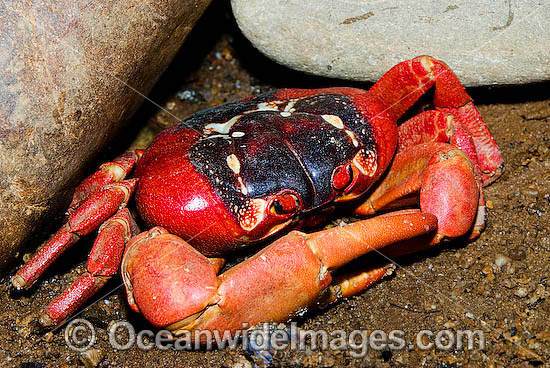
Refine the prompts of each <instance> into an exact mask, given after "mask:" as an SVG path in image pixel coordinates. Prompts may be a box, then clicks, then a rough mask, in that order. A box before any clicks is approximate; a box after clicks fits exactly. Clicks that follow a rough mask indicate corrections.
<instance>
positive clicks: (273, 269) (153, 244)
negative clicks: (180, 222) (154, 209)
mask: <svg viewBox="0 0 550 368" xmlns="http://www.w3.org/2000/svg"><path fill="white" fill-rule="evenodd" d="M436 228H437V219H436V218H435V216H433V215H430V214H424V213H421V212H419V211H403V212H402V213H401V212H397V213H393V214H391V215H387V216H380V217H376V218H372V219H369V220H364V221H359V222H355V223H352V224H349V225H345V226H343V227H334V228H331V229H328V230H324V231H320V232H317V233H313V234H304V233H302V232H298V231H292V232H290V233H289V234H288V235H286V236H283V237H282V238H280V239H278V240H276V241H275V242H274V243H272V244H271V245H269V246H268V247H266V248H264V249H263V250H261V251H259V252H258V253H257V254H255V255H254V256H252V257H251V258H249V259H247V260H245V261H243V262H242V263H239V264H237V265H236V266H234V267H232V268H230V269H229V270H227V271H225V272H224V273H222V274H221V275H219V276H218V275H217V274H216V273H217V269H216V268H215V267H213V266H212V264H211V262H210V261H209V260H208V258H206V257H205V256H203V255H202V254H200V253H199V252H197V251H196V250H195V249H193V248H192V247H191V246H190V245H189V244H187V243H186V242H185V241H183V240H182V239H181V238H179V237H177V236H175V235H172V234H169V233H168V232H167V231H166V230H164V229H163V228H153V229H151V230H150V231H149V232H147V233H143V234H141V235H140V236H138V237H135V238H133V239H132V240H131V241H130V243H129V244H128V248H127V251H126V252H125V255H124V258H123V261H122V275H123V279H124V283H125V285H126V289H127V290H128V302H129V304H130V306H131V307H132V309H134V310H135V311H138V312H140V313H142V314H143V315H144V316H145V318H147V320H148V321H150V322H151V323H152V324H153V325H155V326H158V327H163V328H166V329H168V330H170V331H173V332H174V333H175V334H178V333H181V332H183V331H185V330H191V331H199V330H211V331H214V330H219V331H223V330H230V331H232V332H234V331H235V330H237V329H239V328H242V326H243V324H244V323H246V324H248V325H249V326H253V325H255V324H257V323H259V322H263V321H276V322H284V321H287V320H288V319H290V318H291V317H292V316H293V315H295V314H296V313H297V312H298V311H303V310H305V309H307V308H308V307H310V306H311V305H312V304H314V303H315V302H316V301H317V299H318V298H319V296H320V295H321V294H322V293H323V291H324V290H325V289H327V288H329V287H330V286H331V284H332V277H331V272H332V271H334V270H336V269H338V268H339V267H341V266H343V265H344V264H347V263H348V262H350V261H351V260H353V259H355V258H358V257H360V256H362V255H364V254H366V253H368V252H371V251H375V250H378V249H380V248H383V247H384V246H386V245H388V244H392V243H394V242H397V241H400V240H405V239H410V238H411V237H415V236H419V235H423V234H426V233H430V232H433V231H434V230H435V229H436ZM384 274H385V271H384V269H383V268H382V269H380V270H377V271H376V272H371V273H367V274H365V275H366V276H368V277H367V279H368V282H363V283H356V284H355V285H356V286H355V287H351V286H350V285H348V288H347V289H346V290H345V293H343V294H342V296H349V295H352V294H355V293H357V292H360V291H361V290H363V289H364V288H365V287H367V286H369V285H370V284H372V283H373V282H375V281H376V280H378V279H380V278H381V277H382V276H383V275H384ZM335 294H336V293H335Z"/></svg>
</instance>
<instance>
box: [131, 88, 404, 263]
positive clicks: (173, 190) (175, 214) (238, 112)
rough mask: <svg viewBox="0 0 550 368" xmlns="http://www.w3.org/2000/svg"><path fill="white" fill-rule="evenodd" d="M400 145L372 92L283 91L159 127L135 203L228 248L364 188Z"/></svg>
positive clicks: (203, 248) (202, 242) (152, 222)
mask: <svg viewBox="0 0 550 368" xmlns="http://www.w3.org/2000/svg"><path fill="white" fill-rule="evenodd" d="M396 143H397V128H396V124H395V119H394V117H393V116H391V113H390V112H385V111H384V109H383V107H382V103H381V102H380V101H378V99H377V98H376V97H372V96H371V95H369V94H368V92H366V91H363V90H360V89H354V88H326V89H318V90H301V89H283V90H278V91H275V92H270V93H266V94H263V95H259V96H257V97H256V98H253V99H249V100H245V101H239V102H235V103H230V104H227V105H223V106H219V107H216V108H212V109H208V110H205V111H201V112H199V113H197V114H195V115H193V116H192V117H190V118H189V119H187V120H185V121H183V122H182V123H180V124H179V125H177V126H174V127H172V128H171V129H168V130H165V131H164V132H162V133H161V134H160V135H159V136H157V137H156V139H155V140H154V142H153V143H152V144H151V145H150V147H149V148H148V149H147V150H146V152H145V153H144V155H143V157H142V158H141V160H140V161H139V162H138V165H137V168H136V173H135V176H136V177H137V178H139V184H138V187H137V190H136V203H137V207H138V210H139V213H140V215H141V216H142V218H143V219H144V220H145V221H146V223H147V224H148V225H149V226H162V227H164V228H166V229H168V231H169V232H170V233H172V234H176V235H178V236H180V237H182V238H183V239H188V240H190V242H191V244H192V245H193V246H194V247H195V248H196V249H198V250H199V251H200V252H201V253H203V254H206V255H210V256H212V255H218V254H224V253H228V252H230V251H232V250H234V249H236V248H239V247H241V246H244V245H246V244H247V243H250V242H254V241H257V240H260V239H263V238H265V237H267V236H269V235H271V234H274V233H276V232H277V231H279V230H281V229H283V228H285V227H286V226H288V225H289V224H291V223H293V222H296V221H298V220H300V219H301V218H304V217H306V216H307V215H308V213H310V212H311V211H313V210H315V209H317V208H319V207H322V206H326V205H327V204H329V203H331V202H335V201H336V202H338V201H347V200H351V199H354V198H356V197H358V196H359V195H361V194H363V193H364V192H365V191H366V190H367V189H368V188H369V187H370V186H371V184H372V183H374V182H375V181H376V180H377V179H379V177H380V176H381V174H382V173H383V172H384V171H385V169H386V168H387V166H388V164H389V162H390V160H391V157H392V156H393V154H394V151H395V148H396ZM304 215H305V216H304Z"/></svg>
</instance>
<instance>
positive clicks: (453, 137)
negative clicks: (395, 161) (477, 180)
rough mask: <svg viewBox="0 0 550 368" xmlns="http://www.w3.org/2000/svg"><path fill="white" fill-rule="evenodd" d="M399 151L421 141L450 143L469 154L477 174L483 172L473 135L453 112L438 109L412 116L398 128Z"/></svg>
mask: <svg viewBox="0 0 550 368" xmlns="http://www.w3.org/2000/svg"><path fill="white" fill-rule="evenodd" d="M397 131H398V136H399V144H398V145H397V152H398V153H399V152H402V151H403V150H405V149H406V148H409V147H411V146H415V145H418V144H421V143H430V142H442V143H450V144H452V145H453V146H455V147H457V148H459V149H460V150H461V151H462V152H464V153H465V154H466V156H468V158H469V159H470V161H471V162H472V164H473V165H474V168H475V170H476V174H481V169H480V167H479V163H478V158H477V153H476V149H475V145H474V142H473V140H472V137H471V136H470V134H469V133H468V131H467V130H466V128H465V127H464V126H462V124H461V123H460V122H459V121H457V120H456V119H455V117H454V116H453V115H452V114H447V113H444V112H442V111H438V110H428V111H423V112H421V113H420V114H418V115H416V116H414V117H412V118H410V119H409V120H407V121H406V122H404V123H403V124H401V125H400V126H399V128H398V130H397Z"/></svg>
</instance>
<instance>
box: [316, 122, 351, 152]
mask: <svg viewBox="0 0 550 368" xmlns="http://www.w3.org/2000/svg"><path fill="white" fill-rule="evenodd" d="M321 117H322V118H323V120H324V121H326V122H327V123H329V124H330V125H332V126H334V127H336V128H338V129H344V122H343V121H342V119H340V118H339V117H338V116H336V115H321ZM356 147H357V146H356Z"/></svg>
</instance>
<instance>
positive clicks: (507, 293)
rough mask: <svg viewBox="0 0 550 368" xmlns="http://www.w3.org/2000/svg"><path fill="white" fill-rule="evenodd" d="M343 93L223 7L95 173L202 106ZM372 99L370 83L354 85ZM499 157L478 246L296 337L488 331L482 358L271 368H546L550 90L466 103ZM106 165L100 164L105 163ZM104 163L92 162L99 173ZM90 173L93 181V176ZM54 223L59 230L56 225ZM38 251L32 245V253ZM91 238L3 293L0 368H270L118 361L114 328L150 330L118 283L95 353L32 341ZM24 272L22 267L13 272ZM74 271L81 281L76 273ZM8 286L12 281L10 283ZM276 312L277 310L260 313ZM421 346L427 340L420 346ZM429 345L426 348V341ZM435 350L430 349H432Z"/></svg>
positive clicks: (322, 316) (520, 90) (208, 354)
mask: <svg viewBox="0 0 550 368" xmlns="http://www.w3.org/2000/svg"><path fill="white" fill-rule="evenodd" d="M335 84H338V85H344V84H350V83H349V82H342V81H332V80H327V79H319V78H313V77H310V76H305V75H302V74H299V73H296V72H293V71H289V70H287V69H285V68H283V67H281V66H278V65H275V64H273V63H272V62H270V61H269V60H267V59H265V58H264V57H263V56H262V55H260V54H259V53H258V52H257V51H255V50H254V49H253V48H252V47H251V46H250V45H248V43H247V41H246V40H245V39H243V37H242V36H241V35H240V33H239V32H238V29H237V28H236V26H235V24H234V23H233V20H232V19H231V15H230V12H229V11H228V8H227V5H224V4H223V3H222V2H217V3H216V4H214V6H212V7H211V9H210V10H209V11H208V13H207V14H206V15H205V16H204V18H203V19H202V21H201V22H200V24H199V25H198V26H197V28H196V29H195V30H194V32H193V34H192V36H191V38H190V39H189V40H188V41H187V42H186V44H185V45H184V47H183V49H182V50H181V52H180V54H179V56H178V57H177V59H176V60H175V61H174V63H173V64H172V66H171V67H170V69H169V70H168V72H167V73H166V74H165V76H164V77H163V78H162V80H161V81H160V82H159V85H158V87H157V88H155V90H154V91H153V93H152V94H151V95H150V98H151V99H152V100H153V101H155V102H157V103H159V104H160V105H161V106H162V107H163V108H164V109H165V111H162V110H160V109H158V108H157V107H155V106H154V105H153V104H151V103H148V102H147V101H146V102H145V103H144V107H143V108H142V109H141V111H140V112H139V113H138V114H137V116H136V118H135V119H134V120H133V121H132V122H131V124H130V126H129V128H128V130H127V133H126V134H125V136H124V137H117V138H116V139H115V140H113V144H112V147H111V149H110V150H107V151H106V152H104V153H103V154H102V157H101V158H100V160H103V159H108V158H111V157H113V156H114V155H116V154H117V153H119V152H121V151H124V150H125V149H127V148H128V147H130V146H143V145H145V144H146V143H147V142H148V141H150V139H151V137H152V136H153V135H154V134H156V133H157V132H158V131H160V129H162V128H164V127H166V126H170V125H173V124H174V123H176V122H177V119H175V118H174V116H177V117H178V118H180V119H181V118H184V117H186V116H188V115H189V114H191V113H192V112H194V111H197V110H200V109H203V108H205V107H209V106H214V105H218V104H220V103H223V102H226V101H233V100H237V99H240V98H243V97H247V96H250V95H252V94H256V93H259V92H263V91H267V90H270V89H272V88H274V87H315V86H330V85H335ZM355 86H358V87H361V88H368V87H369V86H368V85H365V84H356V85H355ZM469 92H470V93H471V94H472V96H473V97H474V99H475V100H476V103H477V106H478V107H479V110H480V111H481V114H482V116H483V117H484V119H485V121H486V123H487V125H488V126H489V128H490V129H491V131H492V133H493V135H494V136H495V139H496V141H497V142H498V144H499V145H500V147H501V149H502V151H503V154H504V160H505V170H504V173H503V175H502V177H501V178H500V179H499V180H498V181H497V182H496V183H494V184H493V185H491V186H490V187H488V188H487V189H486V191H485V193H486V198H487V200H488V201H487V205H488V207H489V210H488V224H487V228H486V230H485V232H483V234H482V235H481V237H480V238H479V239H477V240H475V241H474V242H472V243H466V242H454V243H451V244H447V245H444V246H441V247H439V248H438V249H435V250H433V251H430V252H425V253H422V254H419V255H415V256H414V257H406V258H405V259H398V260H397V263H398V266H396V269H395V272H394V273H393V275H392V276H391V277H388V278H387V279H385V280H383V281H382V282H380V283H378V284H376V285H375V286H374V287H372V288H370V289H368V290H367V291H365V292H363V293H362V294H360V295H358V296H355V297H352V298H349V299H348V300H345V301H343V302H341V303H338V304H336V305H333V306H331V307H330V308H328V309H326V310H323V311H320V312H316V313H312V314H308V315H306V316H304V317H302V318H300V320H299V321H298V325H299V327H301V328H302V329H315V330H319V329H325V330H327V331H335V330H339V329H342V330H344V331H346V332H347V333H351V332H352V331H353V330H355V329H363V330H368V332H369V333H370V332H372V331H374V330H382V331H384V332H386V333H389V332H390V331H392V330H402V331H404V337H405V338H406V340H407V343H409V342H414V340H415V336H416V334H417V333H418V332H419V331H421V330H431V331H434V332H437V331H440V330H445V329H447V330H450V331H458V330H481V331H483V332H484V336H485V340H486V346H485V348H484V349H478V348H475V349H473V350H466V349H458V348H455V349H451V350H450V351H446V350H442V349H436V348H432V349H428V350H422V349H419V348H417V347H414V346H411V347H409V348H407V349H402V350H391V349H388V348H386V349H383V350H376V349H373V348H369V349H368V351H367V352H366V355H365V356H364V357H360V358H356V357H354V356H353V355H354V354H353V351H352V350H351V349H347V350H343V351H334V350H330V349H327V350H321V351H319V350H314V349H311V347H309V348H308V349H305V350H303V351H289V350H284V351H278V352H276V353H275V360H274V362H273V366H307V367H316V366H324V367H333V366H334V367H344V366H360V367H416V366H422V367H438V368H450V367H543V366H550V365H549V364H548V363H546V362H547V361H548V360H549V359H550V279H549V274H548V270H549V268H550V267H549V264H550V230H549V225H548V223H549V220H550V129H549V128H550V84H548V83H544V84H540V85H530V86H521V87H500V88H485V89H475V90H470V91H469ZM100 160H99V161H100ZM99 161H98V162H99ZM90 170H92V168H90ZM61 215H62V214H60V216H59V218H57V219H54V220H55V221H58V222H59V221H60V220H61ZM42 240H43V239H37V242H40V241H42ZM90 240H91V239H89V238H86V239H84V241H82V244H81V245H79V246H78V247H77V249H75V250H73V251H71V252H70V253H69V254H68V255H67V256H65V257H63V258H62V259H61V260H60V261H59V262H57V263H56V264H55V267H54V269H53V270H52V271H51V272H50V273H49V274H48V275H47V276H46V277H45V278H43V279H42V280H41V281H40V282H39V283H38V285H37V286H35V287H34V288H33V289H32V290H31V291H30V292H28V293H24V294H16V293H13V292H11V291H10V290H9V287H8V285H9V276H5V277H3V278H2V279H1V284H0V291H1V292H0V362H1V363H0V365H1V366H13V367H63V366H70V367H72V366H100V367H110V366H123V367H145V366H147V367H161V366H162V367H170V366H179V367H196V366H214V367H217V366H227V367H247V366H253V365H254V364H258V365H260V366H261V365H262V361H261V360H260V359H259V358H257V357H256V356H253V355H251V354H250V353H248V352H246V351H245V350H243V349H242V348H237V349H234V350H230V349H225V350H217V351H200V350H199V351H176V350H175V349H172V348H171V349H168V350H166V351H164V350H160V349H153V350H151V351H142V350H140V349H138V348H137V347H135V346H134V347H132V348H130V349H129V350H125V351H117V350H115V349H114V348H112V347H111V345H110V344H109V340H108V335H107V329H108V328H109V326H110V323H112V321H117V320H121V319H124V320H129V321H130V322H131V323H132V324H133V326H134V327H135V329H136V330H137V331H139V330H141V329H147V328H151V327H150V326H149V325H147V323H146V322H144V321H143V319H142V318H141V317H140V316H139V315H136V314H134V313H133V312H131V311H130V310H129V308H128V307H127V306H126V302H125V294H124V291H123V289H122V288H120V287H119V285H120V284H121V281H120V278H118V277H116V278H115V279H114V280H112V281H111V282H110V283H109V284H108V285H107V286H106V288H105V289H104V290H103V291H101V293H100V294H101V295H105V294H108V296H107V297H105V298H102V299H100V300H99V301H98V302H97V303H90V304H89V305H88V307H87V308H86V309H85V310H84V311H82V312H81V314H80V315H79V317H81V318H85V319H86V320H88V321H90V322H91V323H92V325H93V327H94V328H95V330H96V336H97V341H96V343H95V345H94V347H93V349H92V350H89V351H88V352H87V353H84V354H80V353H78V352H75V351H73V350H71V349H69V348H68V347H67V344H66V342H65V339H64V331H63V328H62V329H59V330H57V331H54V332H53V333H43V332H42V333H37V329H36V323H35V321H36V314H37V313H38V311H39V309H40V308H41V307H42V306H44V305H45V304H46V303H47V301H48V300H49V299H50V298H52V297H53V296H54V295H56V294H57V293H58V292H59V291H60V290H61V289H62V288H63V286H64V285H67V284H68V283H69V282H70V281H71V280H73V279H74V278H75V277H76V276H77V275H78V274H79V273H81V272H82V271H83V262H84V260H85V253H86V251H87V250H89V247H90V244H91V241H90ZM18 263H21V259H19V262H18ZM74 266H77V267H76V269H75V270H71V268H72V267H74ZM12 274H13V271H12ZM266 308H269V306H266ZM422 341H424V340H422ZM425 342H426V341H425ZM428 342H429V341H428Z"/></svg>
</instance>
